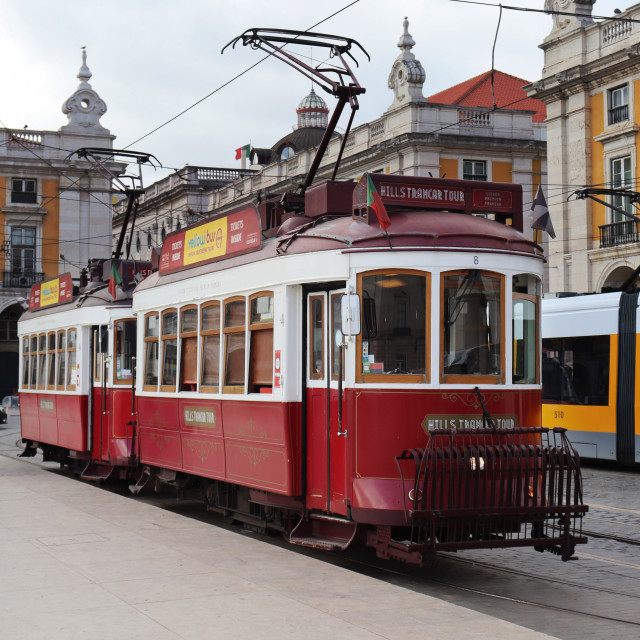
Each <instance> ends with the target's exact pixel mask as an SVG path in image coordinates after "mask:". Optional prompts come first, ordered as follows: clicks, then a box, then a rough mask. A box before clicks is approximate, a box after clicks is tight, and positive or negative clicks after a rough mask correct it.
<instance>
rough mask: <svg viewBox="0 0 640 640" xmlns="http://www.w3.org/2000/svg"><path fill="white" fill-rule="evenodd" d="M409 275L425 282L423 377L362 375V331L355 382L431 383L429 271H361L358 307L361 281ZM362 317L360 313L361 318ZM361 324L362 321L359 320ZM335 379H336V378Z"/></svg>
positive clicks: (358, 345)
mask: <svg viewBox="0 0 640 640" xmlns="http://www.w3.org/2000/svg"><path fill="white" fill-rule="evenodd" d="M385 274H386V275H391V274H397V275H402V274H404V275H410V276H420V277H423V278H424V281H425V304H426V305H427V306H426V309H425V327H424V331H425V356H424V357H425V360H424V375H421V374H418V373H395V374H394V373H364V371H363V363H362V357H360V356H361V354H362V342H363V340H364V334H363V332H362V331H360V333H359V334H358V335H357V336H356V353H357V354H358V357H357V363H356V382H363V383H365V384H371V383H378V384H380V383H389V382H392V383H393V382H395V383H404V384H416V383H418V384H429V382H430V381H431V342H432V336H431V313H432V302H431V272H430V271H421V270H419V269H394V268H392V267H388V268H386V269H372V270H370V271H362V272H360V273H358V276H357V291H358V295H359V296H360V305H361V308H362V300H364V296H363V293H362V287H363V280H364V278H365V277H367V276H378V275H385ZM363 316H364V314H363V313H361V318H362V317H363ZM361 324H362V320H361ZM336 379H337V377H336Z"/></svg>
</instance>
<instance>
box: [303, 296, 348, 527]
mask: <svg viewBox="0 0 640 640" xmlns="http://www.w3.org/2000/svg"><path fill="white" fill-rule="evenodd" d="M343 294H344V290H328V291H323V292H313V293H309V295H308V297H307V348H308V350H307V372H306V378H307V379H306V386H307V389H306V392H307V507H308V508H310V509H319V510H322V511H325V512H330V513H337V514H341V515H347V504H346V502H345V500H346V498H347V497H348V495H347V492H348V481H347V478H348V464H347V444H346V436H345V435H342V434H341V433H339V429H340V421H339V418H338V411H339V409H340V408H341V407H342V403H341V402H339V397H338V393H339V387H342V384H340V383H339V375H340V373H341V374H342V379H343V381H344V351H343V350H342V349H341V348H340V345H341V344H342V342H343V337H342V331H341V315H340V299H341V297H342V295H343ZM341 359H342V365H341V364H340V360H341ZM343 395H344V391H343Z"/></svg>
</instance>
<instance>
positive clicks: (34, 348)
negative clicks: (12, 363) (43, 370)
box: [29, 336, 38, 389]
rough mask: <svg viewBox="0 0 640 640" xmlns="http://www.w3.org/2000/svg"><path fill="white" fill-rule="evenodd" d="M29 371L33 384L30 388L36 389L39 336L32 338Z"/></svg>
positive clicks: (31, 383)
mask: <svg viewBox="0 0 640 640" xmlns="http://www.w3.org/2000/svg"><path fill="white" fill-rule="evenodd" d="M29 359H30V365H29V371H30V375H31V382H30V384H29V386H30V387H31V388H32V389H35V388H36V387H37V386H38V367H37V360H38V336H31V348H30V349H29Z"/></svg>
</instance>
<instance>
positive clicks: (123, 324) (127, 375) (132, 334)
mask: <svg viewBox="0 0 640 640" xmlns="http://www.w3.org/2000/svg"><path fill="white" fill-rule="evenodd" d="M115 339H116V344H115V358H116V375H115V380H114V382H115V384H131V380H132V378H133V375H134V372H133V367H134V362H133V359H134V358H135V355H136V321H135V320H131V319H127V320H116V322H115Z"/></svg>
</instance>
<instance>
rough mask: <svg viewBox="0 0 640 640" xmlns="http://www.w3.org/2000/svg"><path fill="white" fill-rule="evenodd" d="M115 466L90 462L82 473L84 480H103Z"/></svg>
mask: <svg viewBox="0 0 640 640" xmlns="http://www.w3.org/2000/svg"><path fill="white" fill-rule="evenodd" d="M114 469H115V467H113V466H112V465H110V464H101V463H100V462H90V463H89V464H88V465H87V466H86V467H85V468H84V470H83V472H82V473H81V474H80V477H81V478H82V479H83V480H93V481H95V482H101V481H103V480H106V479H107V478H108V477H109V476H110V475H111V474H112V473H113V471H114Z"/></svg>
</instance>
